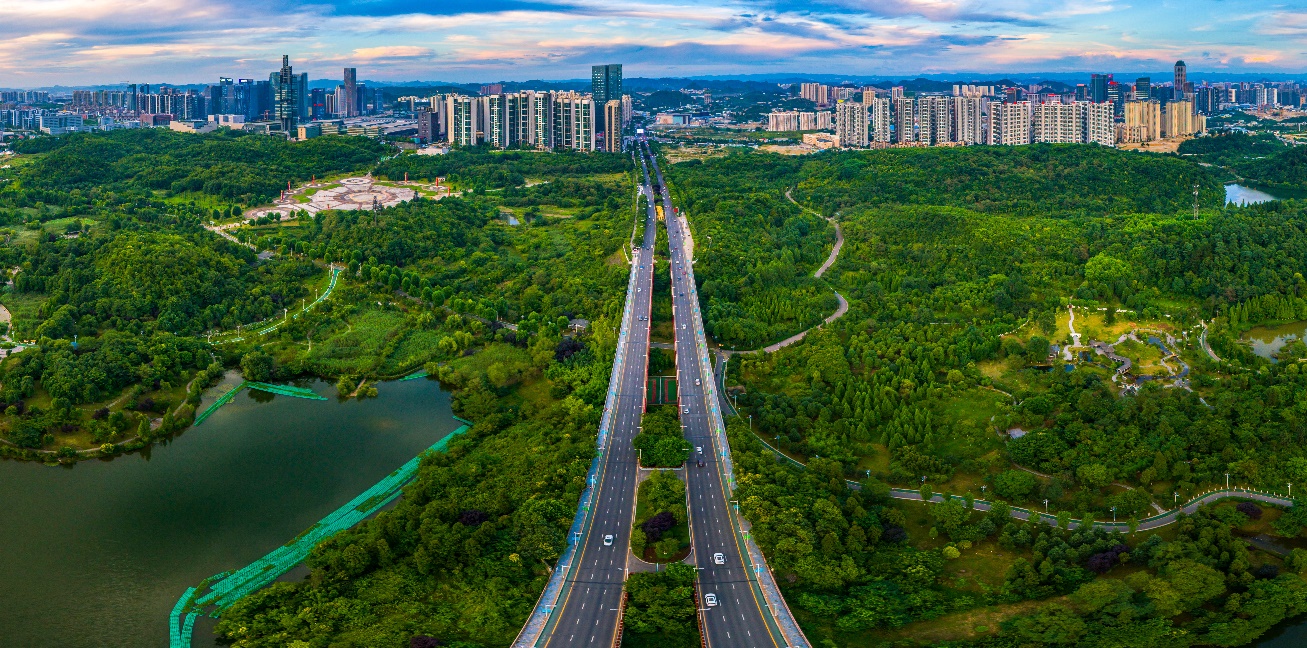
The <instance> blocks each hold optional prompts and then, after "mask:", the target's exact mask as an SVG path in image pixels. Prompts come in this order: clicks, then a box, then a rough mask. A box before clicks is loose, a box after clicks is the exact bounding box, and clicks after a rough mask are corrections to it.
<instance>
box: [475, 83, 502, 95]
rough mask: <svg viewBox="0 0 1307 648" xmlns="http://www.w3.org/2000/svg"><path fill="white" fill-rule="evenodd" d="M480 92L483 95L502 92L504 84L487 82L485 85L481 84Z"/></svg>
mask: <svg viewBox="0 0 1307 648" xmlns="http://www.w3.org/2000/svg"><path fill="white" fill-rule="evenodd" d="M481 94H482V95H483V96H486V95H497V94H504V84H502V83H487V84H486V85H483V86H481Z"/></svg>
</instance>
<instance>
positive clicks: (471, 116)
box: [445, 94, 481, 146]
mask: <svg viewBox="0 0 1307 648" xmlns="http://www.w3.org/2000/svg"><path fill="white" fill-rule="evenodd" d="M480 106H481V102H479V101H477V98H476V97H468V96H464V95H453V94H452V95H449V96H448V97H445V113H446V114H447V115H449V124H448V133H449V143H450V144H456V145H458V146H476V145H477V144H480V143H481V139H480V138H479V137H478V133H479V132H480V129H479V128H478V122H479V121H480V119H479V115H478V114H477V113H478V108H480Z"/></svg>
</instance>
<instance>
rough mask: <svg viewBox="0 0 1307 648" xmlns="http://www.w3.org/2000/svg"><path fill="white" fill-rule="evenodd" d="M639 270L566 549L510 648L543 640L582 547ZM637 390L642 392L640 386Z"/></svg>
mask: <svg viewBox="0 0 1307 648" xmlns="http://www.w3.org/2000/svg"><path fill="white" fill-rule="evenodd" d="M639 270H640V264H639V263H632V264H631V274H630V277H629V278H628V279H627V283H626V300H625V306H624V307H623V309H622V328H621V332H620V333H619V334H618V336H617V352H616V354H615V355H614V357H613V370H612V374H610V375H609V377H608V396H607V397H606V398H605V399H604V413H603V415H602V416H601V417H600V419H599V436H598V438H597V439H596V440H595V456H594V459H592V460H591V461H590V470H589V472H587V473H586V478H585V483H586V487H585V490H584V491H582V492H581V501H580V503H579V504H578V505H577V509H576V516H575V517H574V518H573V520H572V527H571V529H569V530H568V533H567V549H565V550H564V551H563V555H562V556H561V557H559V559H558V563H557V564H556V565H555V566H554V570H553V572H552V573H551V574H550V576H549V583H548V584H546V585H545V589H544V590H543V591H542V592H540V598H538V599H537V600H536V605H535V608H534V609H533V610H532V611H531V616H530V617H528V618H527V622H526V624H525V625H523V626H522V630H521V631H520V632H518V634H517V638H516V639H514V640H513V648H530V647H531V646H535V645H537V644H538V643H539V641H540V639H541V638H542V637H544V635H545V630H547V629H548V627H549V623H550V621H551V620H552V614H553V612H554V611H555V610H556V608H557V604H558V599H559V597H560V596H561V595H562V593H563V590H564V589H565V586H566V584H567V575H568V574H569V573H571V570H572V567H573V566H575V559H576V554H577V551H578V548H579V547H581V546H584V540H585V535H586V534H587V533H588V530H589V526H590V525H589V523H590V517H591V515H592V507H591V504H592V501H593V500H594V498H595V492H596V489H597V488H598V485H599V472H600V469H601V468H602V467H603V463H604V452H606V451H607V450H608V442H609V438H608V437H609V433H610V432H611V430H612V421H613V417H614V416H615V414H616V412H614V411H613V404H614V402H615V401H616V398H617V391H618V389H619V388H620V387H621V381H622V369H623V365H624V364H625V362H626V341H627V339H628V337H629V336H630V329H631V314H632V311H633V309H634V302H633V300H632V296H633V295H634V294H635V285H636V282H637V281H638V275H637V274H636V273H637V272H639ZM641 389H643V386H642V387H641Z"/></svg>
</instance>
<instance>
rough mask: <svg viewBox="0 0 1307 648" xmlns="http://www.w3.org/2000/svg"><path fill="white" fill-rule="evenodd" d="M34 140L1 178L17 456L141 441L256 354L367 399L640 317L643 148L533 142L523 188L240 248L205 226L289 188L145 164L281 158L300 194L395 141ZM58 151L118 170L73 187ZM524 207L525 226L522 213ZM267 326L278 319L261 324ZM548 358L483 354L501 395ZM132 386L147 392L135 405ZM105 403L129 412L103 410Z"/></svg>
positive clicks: (240, 239)
mask: <svg viewBox="0 0 1307 648" xmlns="http://www.w3.org/2000/svg"><path fill="white" fill-rule="evenodd" d="M47 140H48V141H47ZM327 140H335V141H334V142H329V141H327ZM315 142H318V143H317V144H314V143H315ZM23 146H26V147H31V149H32V150H28V149H23V151H24V152H23V153H21V154H20V155H19V156H18V157H17V158H16V161H17V162H18V164H16V165H14V167H13V169H10V170H7V172H8V173H10V174H11V175H12V176H13V177H14V178H15V181H14V182H9V183H5V184H4V185H3V187H2V188H0V217H6V218H8V219H10V220H9V221H8V223H9V224H10V225H11V226H15V227H14V229H10V230H3V233H4V234H5V243H4V244H3V245H0V262H2V263H3V264H4V267H5V268H8V269H9V270H7V271H6V272H5V273H4V274H3V277H0V279H4V280H8V282H9V286H7V287H6V288H5V289H4V291H5V294H4V295H3V298H2V299H0V303H3V304H4V305H5V306H6V307H7V308H8V309H9V310H10V313H11V315H12V321H11V323H10V326H9V327H7V330H6V331H5V332H6V333H8V334H9V335H10V336H11V337H12V339H13V342H3V344H4V345H6V348H22V352H21V353H15V354H14V355H13V356H11V358H10V359H9V360H8V361H7V362H5V363H3V364H0V385H3V389H4V391H3V394H4V397H5V402H6V403H7V404H8V406H10V407H12V408H13V409H12V410H8V411H9V414H8V415H6V416H5V417H4V419H3V420H0V437H2V438H3V440H4V441H5V442H7V443H0V453H5V454H9V455H15V456H21V457H26V458H37V457H38V456H41V457H46V458H49V457H52V456H53V454H54V453H56V451H57V453H58V454H59V456H60V457H62V459H63V460H67V461H71V460H74V459H75V458H86V457H88V456H94V454H89V455H88V454H81V455H79V454H78V453H77V452H75V451H77V450H86V451H87V452H92V453H93V451H94V449H96V448H99V449H100V452H101V453H102V454H113V453H117V452H122V451H130V450H134V449H137V448H140V447H142V446H143V445H146V444H147V443H148V441H150V440H151V439H155V438H159V437H162V436H167V434H168V433H170V432H172V431H175V430H177V429H180V428H181V427H184V426H185V425H186V424H188V423H189V417H190V416H192V415H193V413H194V411H193V405H195V404H197V403H198V402H199V399H198V396H197V394H198V392H199V391H200V390H202V389H203V387H204V386H205V385H206V384H207V383H208V382H209V380H211V378H210V377H209V375H210V374H209V373H205V372H207V371H208V370H209V369H210V368H211V365H214V363H217V366H218V367H222V366H226V367H228V368H233V369H235V368H243V369H245V371H246V373H247V374H250V371H251V369H249V368H250V367H257V370H254V371H255V373H257V374H258V375H259V378H258V379H264V380H286V379H291V378H295V377H299V376H306V375H312V376H319V377H322V378H326V379H328V380H332V381H336V382H338V386H339V387H340V388H341V394H342V395H343V396H350V395H355V394H360V395H366V394H367V393H369V392H368V390H369V389H371V387H369V386H368V381H375V380H378V379H384V378H395V377H398V376H400V375H403V374H405V373H409V372H412V371H415V370H418V369H422V368H424V367H425V366H426V365H427V364H428V363H438V362H444V361H448V360H451V359H453V358H456V357H459V356H460V355H462V354H465V353H471V352H473V351H474V350H475V349H476V348H479V347H482V346H484V345H486V344H492V343H501V344H503V345H505V347H504V348H525V346H526V345H527V344H528V343H530V342H531V341H532V340H534V339H536V338H537V337H539V336H545V337H549V338H559V337H561V336H562V334H563V333H564V332H565V331H568V330H569V326H570V325H569V321H570V320H571V319H573V318H581V319H582V320H587V321H589V322H591V323H592V325H591V326H592V328H598V329H601V330H594V331H593V333H594V334H595V335H596V337H598V338H599V339H606V336H608V335H610V334H611V332H610V331H609V330H608V329H607V327H609V326H610V323H609V322H610V320H611V318H612V317H614V316H615V314H616V313H620V310H621V305H620V302H618V301H615V300H614V299H613V296H614V295H620V294H621V291H622V289H623V287H624V285H625V278H626V273H625V266H624V264H623V263H621V261H622V259H623V257H622V253H621V252H619V251H618V250H619V248H621V247H622V246H623V244H624V243H626V241H627V240H628V238H629V235H630V227H631V222H632V214H631V212H630V211H628V210H629V209H630V207H629V205H630V203H629V202H627V200H628V198H627V196H628V195H629V194H628V189H627V188H628V187H629V185H627V184H626V182H628V176H627V173H629V171H630V164H631V163H630V160H629V158H627V157H625V156H561V157H567V158H568V160H567V162H566V164H556V165H555V164H551V163H550V162H540V161H539V160H541V159H544V158H549V157H551V156H539V155H533V156H530V157H524V158H523V160H524V161H523V163H522V164H523V165H526V166H521V167H520V169H519V170H522V171H527V172H529V173H531V174H532V177H533V178H535V179H536V180H539V181H540V182H535V183H533V184H531V186H526V185H527V182H526V181H525V180H520V179H519V180H516V181H514V182H511V183H507V184H505V185H504V186H503V187H502V188H501V189H500V191H497V192H490V193H483V192H469V193H468V194H467V195H464V196H461V197H458V196H456V197H450V198H446V199H443V200H440V201H433V200H427V199H418V200H415V201H412V202H410V203H405V204H401V205H399V206H396V207H393V208H389V209H386V210H382V211H381V212H376V213H374V212H367V213H363V212H325V213H319V214H316V215H314V216H313V217H310V216H309V215H308V214H304V213H301V214H300V215H299V218H291V219H288V220H282V221H260V223H261V224H255V223H251V224H244V225H243V226H240V227H236V228H234V229H231V230H230V233H231V234H232V238H233V239H235V240H234V241H233V240H228V239H225V238H223V237H220V236H218V235H216V234H214V233H213V232H211V231H206V230H205V229H204V227H202V225H203V224H206V223H207V222H209V221H213V220H218V221H220V222H222V221H227V222H230V221H229V220H228V219H230V218H231V217H233V216H234V215H238V214H239V213H240V212H241V209H242V205H246V204H247V201H256V202H257V201H262V200H266V199H267V198H268V197H274V196H276V195H277V190H276V189H270V190H269V191H268V192H265V193H256V194H250V195H249V196H244V194H232V193H231V192H229V191H227V190H226V189H225V188H224V185H222V184H205V185H203V186H195V187H185V188H183V187H181V186H176V187H173V186H171V185H170V186H169V187H164V186H163V185H151V184H149V182H146V180H147V178H146V177H145V175H144V174H142V173H140V172H138V169H137V168H136V167H134V166H132V165H136V164H140V163H141V160H142V159H144V156H147V155H148V156H150V159H151V160H152V162H151V164H152V167H151V169H152V170H153V172H156V173H159V174H163V175H168V176H169V177H174V176H176V177H181V176H183V175H186V174H189V173H191V172H192V171H193V170H195V169H200V168H201V167H205V168H207V169H209V170H210V171H212V170H213V169H214V168H217V167H216V166H215V165H213V164H210V163H209V162H207V161H212V160H231V161H232V163H233V164H234V165H236V166H238V167H240V168H243V169H248V168H253V167H252V165H254V166H257V165H263V166H262V167H261V168H266V169H268V170H269V173H268V174H266V175H265V176H264V177H265V178H274V179H275V180H276V182H279V183H282V184H283V185H284V183H285V182H286V181H287V180H290V181H292V182H299V181H302V180H308V179H309V178H311V177H313V176H315V175H316V176H318V177H322V176H325V175H329V174H339V173H346V172H352V171H360V170H362V171H366V170H369V169H370V168H371V167H372V165H374V164H375V163H376V161H377V160H378V159H380V157H381V154H382V153H383V152H384V151H385V147H384V145H382V144H380V143H377V142H374V141H371V140H367V139H364V138H320V139H314V140H309V141H307V142H303V143H296V144H290V143H287V142H285V141H282V140H276V139H275V138H267V137H254V136H247V135H242V134H235V133H228V132H225V131H219V132H217V133H215V134H210V135H203V136H200V135H184V134H180V133H173V132H168V131H157V130H154V129H143V130H140V131H116V132H113V133H109V134H104V135H77V136H74V137H70V138H59V139H55V138H44V139H38V140H31V141H30V142H25V143H24V144H23ZM156 154H157V155H156ZM488 155H489V154H488V153H486V152H482V151H467V152H462V151H458V152H454V153H452V154H450V155H447V156H442V159H444V160H446V161H447V162H446V163H447V164H453V165H454V168H461V169H473V168H475V167H477V166H478V165H484V164H491V163H492V160H491V159H490V158H487V156H488ZM405 157H413V156H411V155H410V156H405ZM206 160H207V161H206ZM300 161H302V162H303V163H302V164H301V163H300ZM55 163H58V164H61V165H66V166H70V167H78V166H84V167H86V168H88V169H89V168H92V167H94V168H102V171H103V174H102V175H97V174H100V173H101V171H96V172H94V173H91V172H88V173H89V174H90V175H87V176H86V178H87V179H86V180H85V182H83V181H82V180H77V181H74V179H73V176H68V175H64V176H60V179H59V180H57V181H54V180H51V177H53V176H57V175H58V174H52V173H51V168H50V166H49V165H51V164H55ZM279 165H284V166H285V168H284V170H283V168H282V166H279ZM529 165H535V166H529ZM514 168H515V169H516V168H519V167H514ZM554 173H557V175H551V174H554ZM536 174H544V175H536ZM93 178H99V179H98V180H93ZM233 181H236V182H239V181H237V180H233ZM150 182H153V181H150ZM52 183H53V184H52ZM512 214H516V215H517V216H518V218H519V222H521V223H522V225H520V226H511V225H510V224H509V222H508V216H509V215H512ZM0 224H2V223H0ZM333 263H334V264H337V267H339V268H340V269H341V270H342V272H341V274H340V277H339V280H338V281H337V282H336V285H335V290H334V293H333V294H332V296H331V298H330V299H327V300H325V301H322V302H321V303H320V304H317V305H316V306H315V307H313V308H312V309H311V310H308V311H305V313H304V315H305V316H303V317H301V316H298V311H300V310H301V309H304V308H305V306H306V305H307V304H308V303H309V302H313V301H315V299H317V298H318V297H320V296H321V295H322V294H324V292H325V290H326V288H327V286H328V285H329V284H330V283H331V281H330V280H329V279H330V277H329V272H328V269H327V268H328V265H329V264H333ZM292 313H295V314H297V317H295V318H293V319H287V318H286V316H287V315H289V314H292ZM281 320H286V321H284V322H283V321H281ZM270 323H271V324H273V325H272V326H270V325H269V324H270ZM254 324H258V325H259V326H260V327H265V328H267V329H268V331H269V332H266V333H264V334H262V335H260V336H253V337H251V336H249V335H248V334H246V333H245V332H244V331H248V330H249V327H250V326H251V325H254ZM509 324H511V325H512V327H509V326H508V325H509ZM306 342H307V344H306ZM124 345H127V346H124ZM156 347H157V348H158V350H157V351H156V350H155V348H156ZM174 347H179V350H176V351H172V350H170V349H173V348H174ZM496 348H500V347H496ZM578 350H579V349H578V348H574V346H573V345H570V343H569V345H564V347H563V348H559V349H554V348H552V347H551V348H550V349H548V350H547V351H546V350H544V349H540V350H538V351H537V353H538V354H540V355H542V356H543V355H548V356H549V357H556V359H557V361H560V362H561V361H563V360H566V359H567V358H568V357H570V356H571V355H573V354H575V353H576V352H577V351H578ZM530 355H531V354H530V352H527V351H521V352H512V353H510V352H507V351H496V352H493V353H486V354H482V355H481V357H480V358H478V361H477V365H478V370H480V371H483V372H486V373H488V375H489V376H490V381H491V385H492V386H493V387H494V388H495V389H502V388H508V387H510V386H511V385H515V384H518V383H519V382H520V381H521V380H522V379H523V376H525V375H528V374H529V373H530V368H529V364H530V361H529V358H528V360H523V357H524V356H530ZM65 358H72V359H75V361H76V362H75V363H73V364H70V363H69V361H66V360H65ZM431 368H432V369H433V370H432V371H431V373H432V374H436V373H438V372H437V371H435V370H434V369H436V368H437V367H436V365H432V367H431ZM201 374H203V378H204V379H203V380H201V379H200V378H201ZM215 377H216V376H215ZM450 379H451V380H455V381H457V380H459V379H460V376H458V375H455V376H451V377H450ZM124 390H127V391H130V392H131V393H130V394H128V395H127V397H126V398H120V396H122V395H123V394H124ZM495 398H499V396H495ZM141 403H144V405H141ZM187 403H189V405H187ZM188 407H189V409H188ZM120 409H122V410H124V411H122V412H119V411H118V410H120ZM100 410H105V411H106V417H108V416H112V417H113V421H114V422H115V425H113V426H106V425H105V421H107V420H108V418H105V419H104V420H101V419H100V418H97V416H98V414H97V412H99V411H100ZM151 419H152V420H153V423H152V426H147V430H148V433H147V434H145V435H141V434H136V433H135V432H138V427H139V425H138V421H147V422H148V421H149V420H151ZM161 420H162V422H163V425H161V424H160V421H161ZM160 429H162V430H164V431H163V432H160V431H159V430H160ZM37 452H42V453H46V454H44V455H38V454H34V453H37Z"/></svg>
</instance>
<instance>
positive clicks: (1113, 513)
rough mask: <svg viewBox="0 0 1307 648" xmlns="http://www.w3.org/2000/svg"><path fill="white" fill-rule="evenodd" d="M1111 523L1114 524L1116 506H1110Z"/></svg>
mask: <svg viewBox="0 0 1307 648" xmlns="http://www.w3.org/2000/svg"><path fill="white" fill-rule="evenodd" d="M1112 524H1116V507H1115V506H1113V507H1112Z"/></svg>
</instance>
